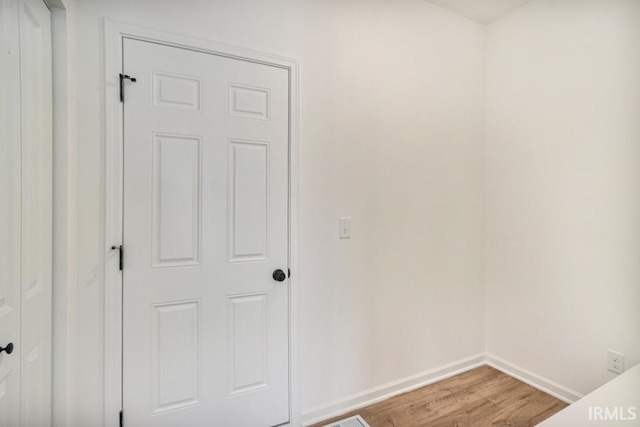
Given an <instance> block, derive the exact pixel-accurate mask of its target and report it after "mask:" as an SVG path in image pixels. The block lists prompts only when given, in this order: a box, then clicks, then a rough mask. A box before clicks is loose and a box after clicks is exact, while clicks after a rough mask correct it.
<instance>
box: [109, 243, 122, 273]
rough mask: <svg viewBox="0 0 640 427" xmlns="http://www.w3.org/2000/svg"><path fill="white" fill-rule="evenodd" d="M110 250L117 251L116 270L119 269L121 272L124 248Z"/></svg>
mask: <svg viewBox="0 0 640 427" xmlns="http://www.w3.org/2000/svg"><path fill="white" fill-rule="evenodd" d="M111 250H113V251H115V250H117V251H118V268H119V269H120V271H122V269H123V267H124V248H123V247H122V245H120V246H111Z"/></svg>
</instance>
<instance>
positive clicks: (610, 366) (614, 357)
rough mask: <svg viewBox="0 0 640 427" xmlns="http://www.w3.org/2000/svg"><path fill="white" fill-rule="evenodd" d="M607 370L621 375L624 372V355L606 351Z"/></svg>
mask: <svg viewBox="0 0 640 427" xmlns="http://www.w3.org/2000/svg"><path fill="white" fill-rule="evenodd" d="M607 370H608V371H611V372H615V373H616V374H621V373H623V372H624V354H622V353H618V352H617V351H613V350H609V351H607Z"/></svg>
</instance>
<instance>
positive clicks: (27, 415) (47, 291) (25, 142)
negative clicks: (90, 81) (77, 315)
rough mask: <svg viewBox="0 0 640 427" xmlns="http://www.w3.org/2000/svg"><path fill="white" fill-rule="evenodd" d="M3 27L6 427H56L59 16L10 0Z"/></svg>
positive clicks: (0, 375)
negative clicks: (55, 67) (55, 38)
mask: <svg viewBox="0 0 640 427" xmlns="http://www.w3.org/2000/svg"><path fill="white" fill-rule="evenodd" d="M0 25H1V28H0V31H1V32H2V37H0V40H1V41H0V43H1V45H2V46H1V47H2V58H1V59H2V61H1V70H2V83H1V84H0V87H1V88H2V92H1V96H0V104H1V107H0V115H1V117H0V121H1V122H2V127H1V128H2V130H1V132H0V135H1V137H2V140H1V142H2V145H1V147H0V178H1V181H0V221H1V224H0V248H1V249H0V251H1V252H0V347H2V349H3V351H2V353H0V426H12V427H13V426H23V427H40V426H50V425H51V242H52V241H51V234H52V229H51V227H52V225H51V224H52V210H51V203H52V200H51V194H52V153H51V151H52V123H51V122H52V107H51V105H52V93H51V16H50V12H49V9H48V8H47V6H46V5H45V4H44V3H43V1H42V0H5V1H3V2H2V4H1V5H0ZM9 351H11V353H10V354H9Z"/></svg>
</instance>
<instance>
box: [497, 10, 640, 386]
mask: <svg viewBox="0 0 640 427" xmlns="http://www.w3.org/2000/svg"><path fill="white" fill-rule="evenodd" d="M486 61H487V140H486V144H487V152H486V171H487V172H486V193H485V196H486V199H485V203H486V211H485V217H486V222H485V237H486V253H485V255H486V275H485V282H486V285H485V286H486V339H487V341H486V347H487V352H488V353H490V354H493V355H496V356H498V357H500V358H503V359H505V360H507V361H509V362H511V363H513V364H515V365H517V366H519V367H521V368H524V369H527V370H530V371H533V372H535V373H536V374H538V375H541V376H543V377H546V378H548V379H550V380H552V381H554V382H556V383H559V384H561V385H564V386H565V387H568V388H571V389H574V390H576V391H578V392H581V393H586V392H589V391H591V390H593V389H594V388H596V387H597V386H599V385H601V384H602V383H604V382H606V381H607V380H609V379H611V378H612V377H613V376H614V374H611V373H608V372H607V371H606V352H607V349H608V348H611V349H615V350H617V351H620V352H622V353H625V354H626V356H627V366H631V365H632V364H634V363H637V362H638V361H639V360H640V321H639V319H638V313H640V262H639V260H640V78H639V76H640V2H638V1H637V0H562V1H558V0H536V1H533V2H531V3H528V4H527V5H525V6H524V7H523V8H521V9H519V10H517V11H515V12H514V13H512V14H510V15H508V16H507V17H505V18H503V19H501V20H500V21H498V22H497V23H494V24H492V25H490V26H489V27H488V29H487V59H486Z"/></svg>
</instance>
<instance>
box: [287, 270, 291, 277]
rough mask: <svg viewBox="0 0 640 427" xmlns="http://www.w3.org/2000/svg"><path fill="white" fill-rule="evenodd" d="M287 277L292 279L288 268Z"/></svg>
mask: <svg viewBox="0 0 640 427" xmlns="http://www.w3.org/2000/svg"><path fill="white" fill-rule="evenodd" d="M287 277H291V269H290V268H287Z"/></svg>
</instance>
